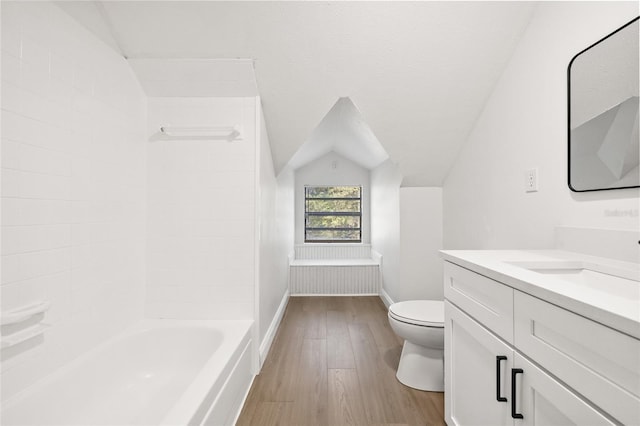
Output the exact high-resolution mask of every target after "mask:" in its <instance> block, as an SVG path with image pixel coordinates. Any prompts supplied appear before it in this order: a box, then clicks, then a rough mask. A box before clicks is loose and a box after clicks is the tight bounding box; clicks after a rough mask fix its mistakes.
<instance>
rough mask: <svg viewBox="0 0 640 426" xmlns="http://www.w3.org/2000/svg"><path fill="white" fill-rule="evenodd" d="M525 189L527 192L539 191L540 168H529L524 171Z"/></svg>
mask: <svg viewBox="0 0 640 426" xmlns="http://www.w3.org/2000/svg"><path fill="white" fill-rule="evenodd" d="M524 179H525V181H524V190H525V192H537V191H538V169H529V170H527V171H526V172H525V173H524Z"/></svg>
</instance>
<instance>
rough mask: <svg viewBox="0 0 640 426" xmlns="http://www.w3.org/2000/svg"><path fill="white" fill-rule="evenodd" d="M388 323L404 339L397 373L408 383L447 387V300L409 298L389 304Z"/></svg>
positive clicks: (427, 387) (420, 386) (437, 388)
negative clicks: (445, 336) (445, 330)
mask: <svg viewBox="0 0 640 426" xmlns="http://www.w3.org/2000/svg"><path fill="white" fill-rule="evenodd" d="M389 323H390V324H391V328H392V329H393V331H395V333H396V334H397V335H398V336H400V337H402V338H403V339H404V346H403V347H402V355H401V356H400V363H399V364H398V372H397V373H396V377H397V378H398V380H399V381H400V383H403V384H405V385H407V386H409V387H412V388H414V389H420V390H425V391H432V392H443V391H444V302H443V301H441V300H408V301H406V302H398V303H394V304H393V305H391V306H389Z"/></svg>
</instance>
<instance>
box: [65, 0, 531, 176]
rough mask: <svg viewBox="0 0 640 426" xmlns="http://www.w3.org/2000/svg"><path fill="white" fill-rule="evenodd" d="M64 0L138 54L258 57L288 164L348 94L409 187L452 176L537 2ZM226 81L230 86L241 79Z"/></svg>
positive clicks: (278, 145) (273, 133)
mask: <svg viewBox="0 0 640 426" xmlns="http://www.w3.org/2000/svg"><path fill="white" fill-rule="evenodd" d="M58 4H60V6H61V7H62V8H63V9H64V10H66V11H67V12H68V13H70V14H71V15H72V16H74V17H75V18H76V19H77V20H79V21H80V22H81V23H82V24H83V25H85V26H86V27H88V28H89V29H90V30H91V31H93V32H94V33H96V34H97V35H98V36H99V37H101V38H102V39H103V40H105V41H106V42H107V43H109V44H110V45H111V46H112V47H113V48H114V49H116V50H118V51H119V52H120V53H122V54H123V55H124V56H125V57H127V58H130V59H132V60H133V59H146V58H159V59H170V58H207V59H237V58H241V59H251V60H253V64H254V69H255V83H256V84H257V90H258V93H259V95H260V96H261V98H262V104H263V108H264V114H265V119H266V124H267V129H268V131H269V138H270V142H271V145H272V154H273V158H274V163H275V164H274V165H275V167H276V170H278V171H279V170H281V169H282V168H283V167H284V166H285V165H286V164H287V163H288V162H289V161H290V160H291V158H292V157H293V156H294V154H295V153H296V151H298V149H299V148H300V147H301V146H303V144H305V142H308V141H309V140H310V139H311V138H312V136H313V135H314V130H315V129H316V127H317V126H318V125H319V124H320V123H321V122H322V121H323V118H325V116H330V115H331V114H330V111H331V110H332V108H333V107H334V105H336V106H340V105H341V103H340V102H339V99H340V98H346V97H348V98H349V104H344V105H342V106H343V107H345V108H348V109H352V106H353V109H355V110H356V111H358V117H359V118H358V120H360V119H361V120H362V121H364V122H366V124H367V125H368V127H369V128H370V131H371V132H373V134H374V135H375V138H376V139H377V141H379V143H380V144H381V145H382V147H383V148H384V150H385V151H386V153H387V154H388V155H389V157H390V159H391V160H392V161H394V162H395V163H397V164H398V166H399V168H400V171H401V173H402V174H403V176H404V181H403V185H405V186H440V185H442V182H443V180H444V178H445V177H446V174H447V172H448V170H449V168H450V167H451V165H452V163H453V162H454V161H455V158H456V156H457V153H458V152H459V150H460V149H461V147H462V145H463V144H464V143H465V141H466V138H467V136H468V134H469V133H470V131H471V129H472V128H473V126H474V123H475V121H476V119H477V117H478V116H479V114H480V112H481V111H482V108H483V107H484V105H485V103H486V101H487V99H488V97H489V95H490V93H491V91H492V89H493V87H494V85H495V83H496V81H497V80H498V78H499V76H500V75H501V73H502V71H503V69H504V67H505V66H506V64H507V62H508V60H509V58H510V57H511V54H512V53H513V51H514V49H515V47H516V45H517V43H518V41H519V38H520V35H521V34H522V32H523V31H524V29H525V27H526V25H527V23H528V22H529V19H530V17H531V15H532V13H533V10H534V4H533V3H528V2H521V1H514V2H506V1H499V2H481V1H470V2H462V1H460V2H457V1H453V2H452V1H442V2H437V1H419V2H404V1H388V2H386V1H376V2H364V1H337V2H325V1H323V2H315V1H281V2H279V1H258V2H249V1H193V2H191V1H103V2H58ZM133 62H134V61H132V63H133ZM229 79H233V75H232V76H231V77H229ZM223 83H225V84H222V85H221V86H224V91H223V92H224V93H222V92H221V94H220V96H223V95H224V96H227V95H229V93H228V92H229V90H228V89H229V87H233V84H232V83H233V82H230V81H226V82H223ZM211 90H213V89H212V88H211V87H209V92H211ZM210 94H211V93H210ZM213 94H215V90H214V93H213ZM334 113H336V111H334ZM334 115H335V114H334ZM337 115H338V116H339V115H340V114H337ZM327 128H333V127H332V126H328V127H327V125H326V122H325V130H326V129H327ZM322 131H323V130H320V131H319V132H320V133H321V132H322ZM315 135H316V136H318V131H316V132H315Z"/></svg>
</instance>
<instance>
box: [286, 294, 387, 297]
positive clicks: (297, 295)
mask: <svg viewBox="0 0 640 426" xmlns="http://www.w3.org/2000/svg"><path fill="white" fill-rule="evenodd" d="M316 296H317V297H323V296H336V297H341V296H378V293H296V294H292V295H291V297H316Z"/></svg>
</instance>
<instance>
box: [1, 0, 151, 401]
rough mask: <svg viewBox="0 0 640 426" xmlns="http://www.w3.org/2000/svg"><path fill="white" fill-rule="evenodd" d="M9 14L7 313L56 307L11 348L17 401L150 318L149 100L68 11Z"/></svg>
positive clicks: (40, 8) (5, 22) (6, 392)
mask: <svg viewBox="0 0 640 426" xmlns="http://www.w3.org/2000/svg"><path fill="white" fill-rule="evenodd" d="M1 7H2V23H1V28H2V133H1V137H2V286H1V293H2V311H3V313H4V312H7V311H10V310H12V309H16V308H20V307H22V306H24V305H27V304H30V303H34V302H37V301H42V300H49V301H51V308H50V310H49V311H48V312H47V313H46V314H45V316H44V322H45V323H48V324H51V327H50V328H49V329H47V331H46V332H45V334H44V338H42V337H39V338H35V339H32V340H30V341H28V342H25V343H24V344H21V345H19V346H15V347H12V348H9V349H6V350H5V349H3V350H2V377H1V381H2V399H3V400H6V399H7V398H9V397H11V396H13V395H15V394H16V392H18V391H20V390H22V389H24V388H26V387H27V386H29V385H30V384H32V383H34V382H35V381H36V380H38V379H40V378H42V377H43V376H45V375H46V374H49V373H51V372H53V371H54V370H56V369H57V368H58V367H59V366H61V365H63V364H65V363H66V362H69V361H70V360H71V359H73V358H75V357H76V356H78V355H79V354H80V353H82V352H84V351H86V350H88V349H90V348H91V347H92V346H94V345H96V344H97V343H99V342H100V341H102V340H104V339H106V338H107V337H109V336H111V335H113V334H115V333H117V332H118V331H120V330H122V329H123V328H125V327H126V326H127V325H128V324H130V323H132V322H134V321H136V320H137V319H139V318H140V317H141V316H142V312H143V309H142V308H143V303H144V302H143V298H144V280H145V267H144V264H145V261H144V249H145V240H144V232H145V226H144V223H145V193H146V188H145V181H146V164H145V163H146V151H145V150H146V140H145V121H146V98H145V96H144V94H143V93H142V90H141V89H140V87H139V85H138V83H137V80H136V79H135V77H134V75H133V73H132V72H131V70H130V68H129V66H128V65H127V63H126V61H125V60H124V59H123V58H122V57H120V56H118V55H117V54H116V53H114V52H113V51H112V50H111V49H110V48H109V47H107V46H106V45H104V44H103V43H102V42H101V41H98V40H97V39H96V38H95V37H94V36H93V35H92V34H90V33H89V32H87V31H86V30H85V29H84V28H83V27H81V26H79V25H78V24H77V23H76V22H75V21H73V20H72V19H71V18H69V17H68V16H67V15H66V14H65V13H63V12H62V11H61V10H60V9H58V7H57V6H55V5H53V4H52V3H40V2H37V3H36V2H2V4H1ZM3 334H5V330H4V328H3Z"/></svg>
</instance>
